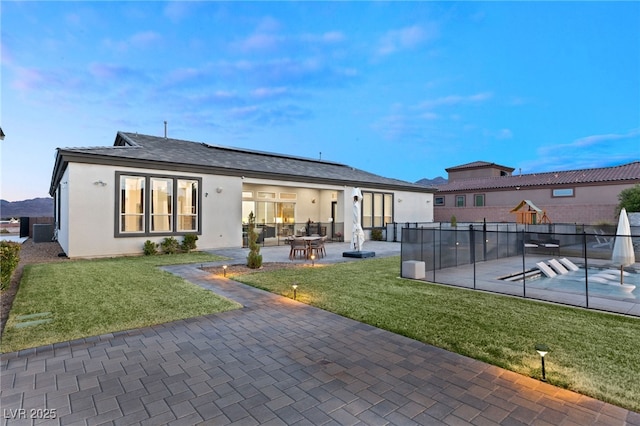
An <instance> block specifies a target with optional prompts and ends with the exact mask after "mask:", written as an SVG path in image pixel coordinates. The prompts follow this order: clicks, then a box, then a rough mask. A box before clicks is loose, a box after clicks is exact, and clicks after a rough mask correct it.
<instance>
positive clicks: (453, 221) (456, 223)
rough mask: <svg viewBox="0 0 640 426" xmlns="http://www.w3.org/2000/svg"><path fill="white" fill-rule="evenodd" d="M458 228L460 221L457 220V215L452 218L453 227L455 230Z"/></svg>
mask: <svg viewBox="0 0 640 426" xmlns="http://www.w3.org/2000/svg"><path fill="white" fill-rule="evenodd" d="M456 226H458V219H456V216H455V215H452V216H451V227H452V228H455V227H456Z"/></svg>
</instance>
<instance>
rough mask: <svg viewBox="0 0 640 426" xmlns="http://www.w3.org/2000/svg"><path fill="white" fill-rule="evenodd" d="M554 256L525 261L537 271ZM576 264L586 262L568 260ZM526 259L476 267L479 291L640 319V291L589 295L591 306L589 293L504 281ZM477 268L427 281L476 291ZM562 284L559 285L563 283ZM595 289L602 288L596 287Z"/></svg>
mask: <svg viewBox="0 0 640 426" xmlns="http://www.w3.org/2000/svg"><path fill="white" fill-rule="evenodd" d="M552 258H553V257H551V256H530V255H529V256H527V257H526V260H525V270H528V269H533V268H535V267H536V266H535V265H536V263H537V262H542V261H547V260H549V259H552ZM568 259H569V260H571V261H572V262H573V263H575V264H576V265H578V266H581V265H582V264H583V263H584V261H583V259H580V258H568ZM608 264H610V262H608V261H604V260H599V259H589V267H605V266H607V265H608ZM631 268H634V269H636V270H638V269H640V264H638V263H635V264H634V265H632V266H631ZM522 269H523V268H522V258H521V257H509V258H505V259H498V260H491V261H487V262H478V263H476V264H475V276H476V280H475V288H476V289H478V290H485V291H491V292H498V293H503V294H508V295H513V296H523V295H524V294H526V297H527V298H531V299H538V300H544V301H548V302H555V303H561V304H568V305H572V306H578V307H583V308H587V307H588V308H590V309H596V310H602V311H607V312H614V313H619V314H625V315H633V316H640V296H638V295H640V288H636V290H634V291H633V293H631V294H630V295H629V296H627V297H626V298H620V299H616V298H613V297H603V296H601V295H595V294H594V293H593V292H592V293H590V294H589V302H588V303H589V304H588V306H587V298H586V296H585V293H584V292H583V293H570V292H563V291H552V290H547V289H544V288H537V287H536V286H535V281H531V280H530V281H529V284H530V285H529V286H527V285H526V284H527V281H526V280H525V286H524V289H523V284H522V282H509V281H504V280H500V279H499V277H504V276H507V275H510V274H513V273H517V272H522ZM473 270H474V265H462V266H457V267H453V268H446V269H440V270H436V271H435V279H434V273H433V271H428V272H427V276H426V278H425V280H426V281H435V282H438V283H443V284H450V285H455V286H457V287H465V288H474V282H473V275H474V272H473ZM560 282H561V281H559V283H560ZM591 285H602V284H596V283H592V284H590V286H591Z"/></svg>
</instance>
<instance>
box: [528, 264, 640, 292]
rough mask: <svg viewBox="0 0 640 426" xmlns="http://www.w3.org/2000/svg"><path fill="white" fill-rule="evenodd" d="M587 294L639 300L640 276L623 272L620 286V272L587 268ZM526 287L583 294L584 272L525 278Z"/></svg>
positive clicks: (580, 269)
mask: <svg viewBox="0 0 640 426" xmlns="http://www.w3.org/2000/svg"><path fill="white" fill-rule="evenodd" d="M587 278H588V283H589V294H591V295H598V296H603V297H609V298H615V299H636V298H638V299H640V274H639V273H637V272H628V271H625V272H624V276H623V283H624V284H623V285H621V284H620V270H615V269H610V268H606V269H603V268H588V269H587ZM526 283H527V287H529V288H539V289H544V290H551V291H560V292H567V293H578V294H584V293H585V270H584V268H579V270H577V271H569V272H568V273H566V274H563V275H557V276H555V277H553V278H549V277H546V276H544V275H542V274H540V275H534V276H530V277H527V281H526Z"/></svg>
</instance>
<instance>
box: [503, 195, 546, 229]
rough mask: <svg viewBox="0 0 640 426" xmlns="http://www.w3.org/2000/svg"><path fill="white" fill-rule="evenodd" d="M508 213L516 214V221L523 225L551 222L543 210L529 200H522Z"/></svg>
mask: <svg viewBox="0 0 640 426" xmlns="http://www.w3.org/2000/svg"><path fill="white" fill-rule="evenodd" d="M509 213H515V214H516V223H521V224H525V225H537V224H539V223H551V220H550V219H549V217H548V216H547V212H546V211H545V210H541V209H539V208H538V207H536V205H535V204H533V203H532V202H531V201H530V200H522V201H521V202H520V204H518V205H517V206H515V207H514V208H513V209H511V211H510V212H509Z"/></svg>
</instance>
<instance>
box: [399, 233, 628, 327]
mask: <svg viewBox="0 0 640 426" xmlns="http://www.w3.org/2000/svg"><path fill="white" fill-rule="evenodd" d="M552 229H553V230H554V232H548V231H549V226H548V225H536V226H532V225H529V226H525V225H517V224H482V223H480V224H469V225H465V226H455V227H451V226H435V225H434V224H430V227H403V228H402V232H401V243H402V245H401V258H402V271H401V275H402V276H404V277H405V278H418V279H423V280H427V281H431V282H436V283H441V284H448V285H453V286H460V287H466V288H471V289H476V290H484V291H491V292H497V293H503V294H509V295H514V296H521V297H526V298H532V299H539V300H546V301H551V302H558V303H563V304H570V305H575V306H582V307H586V308H593V309H599V310H605V311H611V312H619V313H625V314H630V315H635V316H640V271H639V270H638V268H637V266H638V265H637V264H636V265H633V266H631V267H626V268H624V270H621V269H620V265H616V264H614V263H613V262H612V260H611V259H612V252H613V246H614V241H615V239H616V238H630V239H631V241H632V246H633V248H634V255H635V259H636V262H637V261H638V259H639V258H640V229H638V228H637V227H635V228H634V229H632V236H631V237H627V236H616V235H615V233H608V232H605V231H604V230H602V229H600V228H595V227H587V226H583V225H572V224H564V225H562V224H557V225H555V226H553V228H552ZM561 231H564V232H561ZM568 231H572V232H568ZM552 261H555V264H557V263H559V264H560V267H559V268H558V269H556V266H555V264H554V262H552ZM405 262H410V263H409V264H405ZM563 262H565V263H563ZM566 265H575V266H578V267H579V268H580V269H579V270H576V271H574V270H570V268H569V266H566ZM405 266H406V267H407V269H406V270H407V271H410V272H409V274H408V275H409V276H407V273H405V272H404V271H405ZM409 266H410V267H411V268H409ZM545 267H548V268H549V269H548V270H549V271H550V272H549V275H553V276H551V277H548V276H547V274H546V272H544V271H543V269H545ZM634 286H635V287H637V288H635V287H634Z"/></svg>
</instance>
